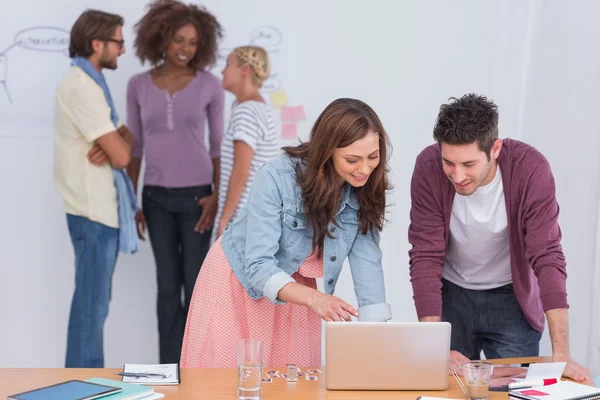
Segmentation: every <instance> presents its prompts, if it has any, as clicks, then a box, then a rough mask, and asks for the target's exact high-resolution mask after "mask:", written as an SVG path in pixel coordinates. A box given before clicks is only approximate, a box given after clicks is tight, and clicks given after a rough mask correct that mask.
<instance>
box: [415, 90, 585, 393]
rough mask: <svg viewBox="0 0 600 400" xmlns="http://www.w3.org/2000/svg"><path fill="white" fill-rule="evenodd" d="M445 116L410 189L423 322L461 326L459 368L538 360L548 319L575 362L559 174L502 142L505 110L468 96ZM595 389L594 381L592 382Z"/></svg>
mask: <svg viewBox="0 0 600 400" xmlns="http://www.w3.org/2000/svg"><path fill="white" fill-rule="evenodd" d="M451 100H452V101H451V102H450V103H448V104H444V105H442V106H441V108H440V112H439V115H438V118H437V121H436V125H435V128H434V138H435V140H436V142H437V144H434V145H431V146H429V147H427V148H426V149H425V150H423V151H422V152H421V154H419V156H418V157H417V161H416V164H415V169H414V172H413V177H412V182H411V200H412V207H411V212H410V219H411V224H410V227H409V241H410V243H411V244H412V249H411V250H410V251H409V256H410V276H411V282H412V286H413V292H414V301H415V306H416V309H417V314H418V317H419V319H420V320H421V321H440V320H442V321H448V322H450V323H451V324H452V340H451V342H452V343H451V349H452V352H451V366H452V364H460V362H464V361H467V360H468V359H479V355H480V353H481V351H482V350H483V352H484V354H485V356H486V358H507V357H526V356H537V355H538V354H539V342H540V339H541V335H542V332H543V330H544V314H545V317H546V318H547V320H548V326H549V328H550V336H551V340H552V357H553V360H554V361H566V362H567V366H566V368H565V372H564V375H565V376H567V377H570V378H573V379H575V380H578V381H584V380H585V379H590V372H589V370H586V369H584V368H583V367H581V366H580V365H579V364H577V363H576V362H574V361H573V360H572V359H571V355H570V350H569V321H568V313H567V309H568V307H569V306H568V303H567V291H566V277H567V273H566V262H565V257H564V254H563V252H562V247H561V244H560V241H561V231H560V227H559V225H558V213H559V207H558V204H557V201H556V197H555V184H554V178H553V176H552V171H551V169H550V165H549V164H548V161H547V160H546V159H545V158H544V156H543V155H542V154H541V153H540V152H538V151H537V150H536V149H535V148H533V147H532V146H529V145H527V144H525V143H522V142H519V141H516V140H511V139H505V140H502V139H499V138H498V109H497V106H496V104H494V103H493V102H492V101H490V100H488V99H487V98H486V97H485V96H478V95H475V94H467V95H465V96H463V97H462V98H460V99H455V98H453V99H451ZM590 380H591V379H590Z"/></svg>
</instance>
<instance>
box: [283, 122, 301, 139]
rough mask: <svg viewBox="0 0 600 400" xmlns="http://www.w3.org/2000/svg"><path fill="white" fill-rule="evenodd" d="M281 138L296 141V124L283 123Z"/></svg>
mask: <svg viewBox="0 0 600 400" xmlns="http://www.w3.org/2000/svg"><path fill="white" fill-rule="evenodd" d="M281 136H282V137H283V138H284V139H296V138H297V137H298V129H297V128H296V124H286V123H283V124H282V125H281Z"/></svg>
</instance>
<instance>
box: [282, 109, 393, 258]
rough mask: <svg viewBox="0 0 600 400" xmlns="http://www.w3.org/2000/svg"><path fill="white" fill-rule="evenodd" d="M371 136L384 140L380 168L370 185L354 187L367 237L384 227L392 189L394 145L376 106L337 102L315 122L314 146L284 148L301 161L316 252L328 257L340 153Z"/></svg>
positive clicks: (338, 193) (337, 197)
mask: <svg viewBox="0 0 600 400" xmlns="http://www.w3.org/2000/svg"><path fill="white" fill-rule="evenodd" d="M369 131H373V132H375V133H376V134H377V135H378V136H379V159H380V161H379V165H378V166H377V167H376V168H375V169H374V170H373V172H372V173H371V176H370V177H369V180H368V181H367V183H366V184H365V185H364V186H362V187H356V188H353V190H354V191H355V193H356V197H357V199H358V203H359V205H360V210H359V212H358V221H359V231H360V232H361V233H362V234H366V233H367V232H368V231H369V230H371V231H372V232H373V233H375V231H381V229H382V228H383V224H384V222H385V206H386V198H385V195H386V191H387V190H389V189H390V185H389V182H388V177H387V172H388V171H387V154H388V148H389V140H388V136H387V133H386V132H385V129H383V125H382V124H381V121H380V120H379V117H378V116H377V114H375V111H373V109H372V108H371V107H369V106H368V105H367V104H365V103H364V102H362V101H360V100H356V99H347V98H342V99H337V100H334V101H333V102H332V103H331V104H329V105H328V106H327V107H326V108H325V110H324V111H323V112H322V113H321V115H320V116H319V118H317V121H316V122H315V124H314V126H313V128H312V131H311V134H310V141H308V142H305V143H301V144H300V145H298V146H290V147H284V148H283V151H285V152H286V153H287V154H289V155H290V156H292V157H295V158H298V159H299V161H300V162H299V163H298V164H297V168H296V175H297V179H298V184H299V185H300V188H301V190H302V199H303V200H304V212H305V214H306V218H307V220H308V223H309V224H310V226H311V227H312V228H313V231H314V235H313V240H312V244H313V252H314V251H317V255H318V257H319V258H321V257H322V255H323V244H324V241H325V236H328V237H330V238H331V237H333V235H332V234H331V233H330V232H329V230H328V229H327V227H328V224H329V222H331V221H334V217H335V214H336V212H337V210H338V207H339V203H340V200H341V195H342V193H341V191H340V186H339V175H338V174H337V172H336V171H335V169H334V166H333V158H332V157H333V154H334V152H335V150H336V149H337V148H341V147H342V148H343V147H347V146H350V145H351V144H352V143H354V142H356V141H357V140H360V139H362V138H363V137H365V136H366V135H367V133H368V132H369ZM334 223H335V221H334Z"/></svg>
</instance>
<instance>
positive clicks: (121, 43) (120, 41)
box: [103, 38, 125, 49]
mask: <svg viewBox="0 0 600 400" xmlns="http://www.w3.org/2000/svg"><path fill="white" fill-rule="evenodd" d="M103 40H104V41H105V42H113V43H116V44H117V46H119V49H122V48H123V46H124V45H125V40H123V39H121V40H117V39H112V38H109V39H103Z"/></svg>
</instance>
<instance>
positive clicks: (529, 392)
mask: <svg viewBox="0 0 600 400" xmlns="http://www.w3.org/2000/svg"><path fill="white" fill-rule="evenodd" d="M519 393H521V394H524V395H525V396H548V393H544V392H540V391H539V390H535V389H530V390H522V391H520V392H519Z"/></svg>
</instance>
